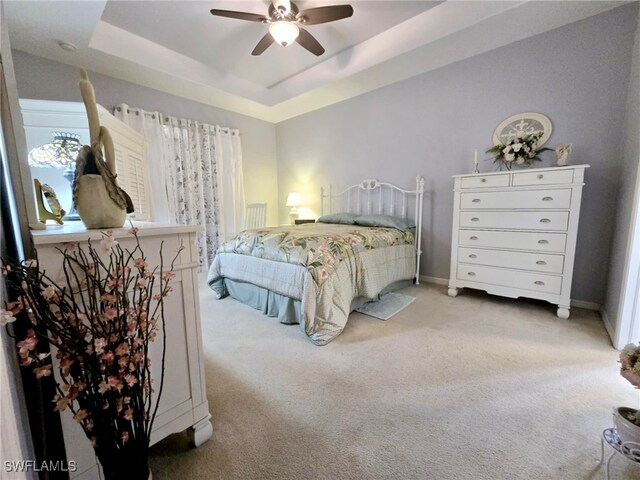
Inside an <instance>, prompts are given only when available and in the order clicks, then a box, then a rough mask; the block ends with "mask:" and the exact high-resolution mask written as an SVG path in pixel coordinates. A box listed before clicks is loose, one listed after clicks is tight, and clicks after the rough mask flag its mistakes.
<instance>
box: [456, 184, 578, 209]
mask: <svg viewBox="0 0 640 480" xmlns="http://www.w3.org/2000/svg"><path fill="white" fill-rule="evenodd" d="M570 206H571V189H570V188H561V189H557V190H521V191H512V192H473V193H472V192H464V193H461V194H460V208H461V209H463V210H465V209H466V210H469V209H474V210H484V209H489V210H497V209H500V208H505V209H516V208H528V209H546V208H556V209H557V208H567V209H568V208H569V207H570Z"/></svg>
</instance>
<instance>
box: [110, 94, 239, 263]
mask: <svg viewBox="0 0 640 480" xmlns="http://www.w3.org/2000/svg"><path fill="white" fill-rule="evenodd" d="M114 114H115V116H116V117H117V118H119V119H120V120H122V121H123V122H124V123H126V124H127V125H129V126H130V127H132V128H133V129H134V130H136V131H137V132H139V133H141V134H143V135H144V136H145V137H146V138H147V140H148V142H149V147H148V150H147V166H148V170H149V172H150V175H151V181H150V184H151V198H150V201H151V202H152V203H153V205H152V212H153V219H154V221H156V222H170V223H179V224H185V225H186V224H190V225H201V226H202V227H203V231H202V232H200V234H199V253H200V266H201V268H202V269H203V270H206V269H208V267H209V262H210V261H211V259H212V257H213V254H214V252H215V250H216V249H217V248H218V245H219V244H220V242H222V241H224V240H225V239H228V238H230V237H231V236H233V235H235V234H236V233H237V232H238V231H240V230H241V229H242V228H243V224H244V210H245V200H244V186H243V173H242V148H241V145H240V132H239V131H238V130H233V129H229V128H222V127H220V126H217V125H208V124H205V123H200V122H196V121H193V120H189V119H184V118H177V117H172V116H169V115H165V114H162V113H160V112H146V111H144V110H141V109H137V108H131V107H129V106H128V105H125V104H122V105H118V106H117V107H116V108H115V111H114Z"/></svg>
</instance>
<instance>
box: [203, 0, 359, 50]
mask: <svg viewBox="0 0 640 480" xmlns="http://www.w3.org/2000/svg"><path fill="white" fill-rule="evenodd" d="M211 14H212V15H216V16H218V17H227V18H236V19H238V20H247V21H249V22H260V23H266V24H268V25H269V32H268V33H267V34H266V35H265V36H264V37H262V39H261V40H260V41H259V42H258V44H257V45H256V47H255V48H254V49H253V51H252V52H251V55H260V54H261V53H262V52H264V51H265V50H266V49H267V48H269V46H270V45H271V44H272V43H273V42H274V41H275V42H277V43H279V44H280V45H282V46H283V47H286V46H288V45H291V43H293V42H294V41H295V42H298V44H300V45H301V46H302V47H304V48H306V49H307V50H309V51H310V52H311V53H313V54H314V55H317V56H320V55H322V54H323V53H324V48H323V47H322V45H320V43H319V42H318V40H316V39H315V38H314V37H313V35H311V34H310V33H309V32H307V31H306V30H305V29H304V28H302V25H318V24H321V23H328V22H334V21H336V20H341V19H343V18H348V17H350V16H351V15H353V7H351V5H331V6H327V7H316V8H309V9H307V10H302V11H300V10H299V9H298V7H297V5H296V4H295V3H293V2H291V1H289V0H273V3H272V4H271V5H269V13H268V15H269V16H264V15H259V14H257V13H249V12H234V11H232V10H218V9H215V8H214V9H212V10H211Z"/></svg>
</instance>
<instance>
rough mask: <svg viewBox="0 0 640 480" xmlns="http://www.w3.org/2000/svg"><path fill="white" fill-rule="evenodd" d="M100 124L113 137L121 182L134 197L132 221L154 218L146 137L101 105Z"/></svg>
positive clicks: (119, 180)
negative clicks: (150, 198) (150, 196)
mask: <svg viewBox="0 0 640 480" xmlns="http://www.w3.org/2000/svg"><path fill="white" fill-rule="evenodd" d="M99 113H100V124H101V125H102V126H104V127H107V128H108V129H109V132H110V133H111V136H112V137H113V144H114V151H115V159H116V174H117V175H118V176H117V180H118V185H119V186H120V187H121V188H123V189H124V190H125V192H127V193H128V194H129V196H130V197H131V200H132V202H133V206H134V209H135V211H134V212H133V213H131V214H129V218H130V219H131V220H140V221H143V220H144V221H150V220H152V212H151V205H150V202H149V173H148V169H147V162H146V151H147V144H146V143H147V142H146V140H145V138H144V137H143V136H142V135H140V134H139V133H138V132H136V131H135V130H134V129H132V128H131V127H129V126H127V125H126V124H125V123H124V122H122V121H120V120H118V119H117V118H115V117H114V116H113V115H111V114H110V113H109V112H107V111H106V110H104V109H103V108H102V107H99Z"/></svg>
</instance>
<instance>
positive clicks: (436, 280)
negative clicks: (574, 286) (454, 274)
mask: <svg viewBox="0 0 640 480" xmlns="http://www.w3.org/2000/svg"><path fill="white" fill-rule="evenodd" d="M420 281H421V282H426V283H433V284H436V285H445V286H447V285H449V279H448V278H440V277H430V276H428V275H420ZM571 306H572V307H576V308H584V309H585V310H592V311H594V312H602V309H601V306H600V304H599V303H596V302H587V301H586V300H571Z"/></svg>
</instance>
